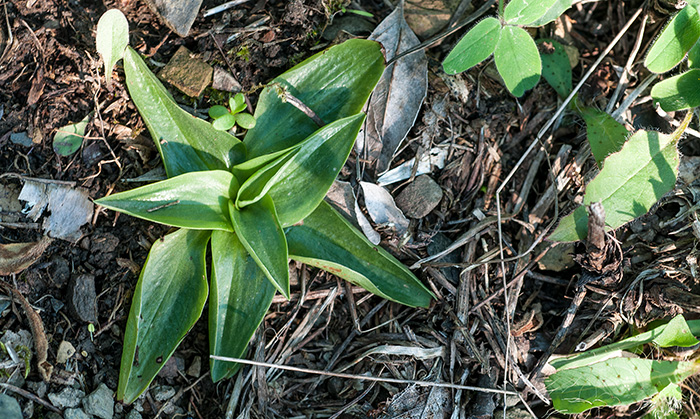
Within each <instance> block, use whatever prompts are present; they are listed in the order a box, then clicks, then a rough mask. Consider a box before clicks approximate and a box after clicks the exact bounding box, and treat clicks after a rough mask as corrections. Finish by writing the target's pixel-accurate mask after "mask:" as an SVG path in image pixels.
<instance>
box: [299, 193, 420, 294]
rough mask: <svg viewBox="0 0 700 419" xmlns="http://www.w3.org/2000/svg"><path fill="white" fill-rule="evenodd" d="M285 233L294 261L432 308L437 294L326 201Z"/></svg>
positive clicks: (361, 285) (371, 290) (367, 288)
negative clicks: (434, 295) (368, 238)
mask: <svg viewBox="0 0 700 419" xmlns="http://www.w3.org/2000/svg"><path fill="white" fill-rule="evenodd" d="M285 232H286V235H287V242H288V244H289V255H290V257H291V258H292V259H294V260H298V261H300V262H303V263H306V264H308V265H311V266H316V267H318V268H321V269H323V270H326V271H328V272H330V273H332V274H334V275H338V276H339V277H341V278H343V279H345V280H347V281H349V282H351V283H353V284H355V285H359V286H360V287H362V288H364V289H366V290H367V291H369V292H371V293H373V294H376V295H379V296H381V297H382V298H386V299H388V300H391V301H396V302H398V303H401V304H405V305H408V306H411V307H428V305H430V300H431V299H432V298H433V294H432V293H431V292H430V291H428V289H427V288H425V286H423V284H421V283H420V281H419V280H418V278H416V277H415V275H413V273H411V271H409V270H408V268H406V266H404V265H403V264H402V263H401V262H399V261H398V260H396V259H395V258H394V257H393V256H391V255H390V254H389V253H388V252H387V251H386V250H384V249H382V248H381V247H379V246H375V245H373V244H372V243H370V242H369V241H368V240H367V238H366V237H365V236H364V234H362V233H361V232H359V231H358V230H357V229H355V228H354V227H353V226H352V225H350V223H348V221H347V220H345V218H343V217H342V216H341V215H340V214H338V213H337V212H336V211H335V210H334V209H333V208H331V206H330V205H329V204H327V203H326V202H321V204H320V205H319V206H318V207H316V210H315V211H314V212H313V213H311V215H309V216H308V217H306V218H305V219H304V221H303V222H301V223H299V224H298V225H294V226H292V227H289V228H287V229H286V230H285Z"/></svg>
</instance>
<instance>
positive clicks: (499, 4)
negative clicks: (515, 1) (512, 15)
mask: <svg viewBox="0 0 700 419" xmlns="http://www.w3.org/2000/svg"><path fill="white" fill-rule="evenodd" d="M498 17H500V18H502V17H503V0H498Z"/></svg>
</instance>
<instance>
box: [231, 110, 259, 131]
mask: <svg viewBox="0 0 700 419" xmlns="http://www.w3.org/2000/svg"><path fill="white" fill-rule="evenodd" d="M234 116H235V117H236V124H238V126H239V127H241V128H243V129H253V128H255V123H256V122H255V118H254V117H253V115H251V114H249V113H247V112H241V113H237V114H236V115H234Z"/></svg>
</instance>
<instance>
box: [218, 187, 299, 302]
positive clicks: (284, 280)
mask: <svg viewBox="0 0 700 419" xmlns="http://www.w3.org/2000/svg"><path fill="white" fill-rule="evenodd" d="M229 210H230V212H231V221H233V227H234V229H235V231H236V234H237V235H238V238H239V239H240V240H241V243H243V246H244V247H245V248H246V250H247V251H248V253H250V255H251V256H252V257H253V259H254V260H255V262H256V263H257V264H258V266H259V267H260V269H261V270H262V271H263V272H264V273H265V276H266V277H267V279H269V280H270V282H272V284H273V285H274V286H275V288H277V289H278V290H279V292H280V293H282V295H284V296H285V297H286V298H289V265H288V263H289V262H288V260H287V259H288V254H287V239H286V238H285V237H284V231H283V230H282V226H280V223H279V220H278V219H277V212H276V211H275V205H274V204H273V203H272V198H270V197H269V196H268V195H266V196H264V197H263V198H262V199H261V200H259V201H258V202H256V203H254V204H251V205H248V206H247V207H245V208H242V209H238V208H236V207H235V206H234V205H233V202H230V203H229Z"/></svg>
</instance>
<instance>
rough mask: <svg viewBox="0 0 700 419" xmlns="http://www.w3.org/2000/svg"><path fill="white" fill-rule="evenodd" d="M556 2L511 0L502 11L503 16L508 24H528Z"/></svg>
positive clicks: (545, 13)
mask: <svg viewBox="0 0 700 419" xmlns="http://www.w3.org/2000/svg"><path fill="white" fill-rule="evenodd" d="M556 3H557V0H511V1H510V2H509V3H508V4H507V5H506V7H505V10H504V11H503V18H504V19H505V21H506V22H507V23H508V24H510V25H521V26H528V25H530V24H532V23H533V22H535V21H537V20H538V19H541V18H543V17H544V16H545V15H547V12H548V11H549V10H550V9H552V8H553V7H554V6H555V5H556ZM564 10H566V9H564ZM562 13H563V11H562Z"/></svg>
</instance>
